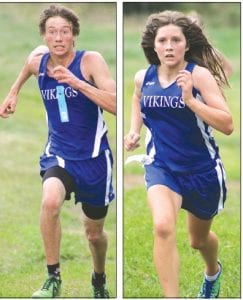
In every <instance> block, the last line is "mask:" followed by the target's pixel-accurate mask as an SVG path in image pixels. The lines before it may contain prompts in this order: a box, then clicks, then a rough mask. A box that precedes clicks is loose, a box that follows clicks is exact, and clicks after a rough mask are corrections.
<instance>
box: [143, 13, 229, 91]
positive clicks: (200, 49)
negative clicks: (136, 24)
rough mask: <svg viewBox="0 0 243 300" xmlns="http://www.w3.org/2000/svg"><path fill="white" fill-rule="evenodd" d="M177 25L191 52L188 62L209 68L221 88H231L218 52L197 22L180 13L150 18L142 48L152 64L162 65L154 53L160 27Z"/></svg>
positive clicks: (186, 56) (186, 58) (156, 15)
mask: <svg viewBox="0 0 243 300" xmlns="http://www.w3.org/2000/svg"><path fill="white" fill-rule="evenodd" d="M170 24H173V25H176V26H178V27H180V28H181V30H182V32H183V34H184V36H185V38H186V42H187V46H188V47H189V50H188V51H187V52H186V53H185V60H186V61H193V62H195V63H196V64H198V65H199V66H201V67H205V68H207V69H208V70H209V71H210V72H211V73H212V75H213V76H214V78H215V80H216V82H217V83H218V85H219V87H223V86H224V85H227V86H229V83H228V80H227V78H226V75H225V73H224V70H223V67H222V66H223V64H222V60H221V58H220V56H219V55H218V54H217V52H216V50H215V49H214V48H213V46H212V45H211V44H210V43H209V41H208V40H207V38H206V36H205V35H204V34H203V32H202V29H201V28H200V27H199V26H198V24H197V22H196V21H195V20H193V19H191V18H190V17H187V16H185V15H184V14H183V13H181V12H178V11H169V10H166V11H163V12H160V13H157V14H152V15H150V16H149V18H148V20H147V23H146V27H145V30H144V32H143V35H142V42H141V46H142V48H143V51H144V54H145V56H146V58H147V60H148V62H149V63H150V64H153V65H160V60H159V58H158V56H157V53H156V52H155V51H154V40H155V37H156V34H157V31H158V29H159V28H160V27H163V26H166V25H170Z"/></svg>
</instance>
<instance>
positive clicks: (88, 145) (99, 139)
mask: <svg viewBox="0 0 243 300" xmlns="http://www.w3.org/2000/svg"><path fill="white" fill-rule="evenodd" d="M84 53H85V51H76V55H75V58H74V59H73V61H72V63H71V64H70V65H69V67H68V69H69V70H70V71H71V72H72V73H73V74H74V75H75V76H77V77H78V78H79V79H81V80H84V81H86V82H88V81H87V80H85V78H84V77H83V75H82V73H81V71H80V62H81V59H82V57H83V54H84ZM49 58H50V54H49V53H46V54H44V55H43V57H42V59H41V63H40V68H39V78H38V84H39V88H40V92H41V95H42V99H43V102H44V105H45V108H46V114H47V121H48V127H49V133H48V141H47V144H46V148H45V154H46V155H47V156H49V155H50V156H51V155H56V156H59V157H61V158H63V159H68V160H84V159H89V158H93V157H97V156H98V155H99V154H100V153H101V152H103V151H104V150H106V149H108V148H109V145H108V140H107V135H106V133H107V127H106V124H105V122H104V119H103V115H102V109H101V108H100V107H99V106H97V105H96V104H95V103H94V102H93V101H91V100H90V99H89V98H88V97H86V96H85V95H84V94H82V93H81V92H79V91H77V90H74V89H73V88H72V87H71V86H69V85H67V84H65V83H64V84H63V83H62V84H59V83H58V82H57V81H56V80H55V79H54V78H52V77H49V76H48V74H47V62H48V60H49ZM88 83H89V84H91V83H90V82H88ZM60 85H61V86H63V87H64V98H63V99H62V100H61V101H62V102H61V103H62V104H60V102H59V100H60V99H59V100H58V94H57V89H59V87H58V86H60ZM61 88H62V87H61ZM61 110H64V113H65V114H66V116H67V118H66V119H64V120H63V118H62V113H63V112H61Z"/></svg>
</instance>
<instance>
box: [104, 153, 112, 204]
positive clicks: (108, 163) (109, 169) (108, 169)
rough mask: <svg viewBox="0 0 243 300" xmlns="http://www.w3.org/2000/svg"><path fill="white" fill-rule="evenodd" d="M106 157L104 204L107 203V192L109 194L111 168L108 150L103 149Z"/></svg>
mask: <svg viewBox="0 0 243 300" xmlns="http://www.w3.org/2000/svg"><path fill="white" fill-rule="evenodd" d="M105 157H106V165H107V177H106V191H105V205H108V204H109V202H110V201H109V194H110V185H111V178H112V168H111V160H110V150H109V149H106V150H105Z"/></svg>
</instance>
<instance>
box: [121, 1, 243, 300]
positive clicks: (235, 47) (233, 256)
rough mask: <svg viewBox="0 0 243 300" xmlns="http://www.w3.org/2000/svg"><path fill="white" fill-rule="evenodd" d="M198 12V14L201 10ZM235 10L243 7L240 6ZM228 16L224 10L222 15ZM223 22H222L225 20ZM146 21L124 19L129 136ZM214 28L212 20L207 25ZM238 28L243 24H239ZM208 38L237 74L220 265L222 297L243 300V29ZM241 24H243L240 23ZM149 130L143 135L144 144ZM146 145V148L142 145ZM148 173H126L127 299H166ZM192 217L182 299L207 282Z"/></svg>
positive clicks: (218, 228)
mask: <svg viewBox="0 0 243 300" xmlns="http://www.w3.org/2000/svg"><path fill="white" fill-rule="evenodd" d="M195 9H196V8H195ZM235 9H239V5H238V6H237V4H235ZM221 12H222V10H221ZM221 17H222V16H221ZM145 20H146V16H143V15H134V16H127V17H125V18H124V50H125V52H124V134H126V133H127V132H128V130H129V126H130V112H131V97H132V92H133V88H134V83H133V78H134V75H135V73H136V72H137V71H138V70H139V69H143V68H146V67H147V62H146V60H145V58H144V55H143V52H142V49H140V46H139V45H140V37H141V33H142V30H143V26H144V24H145ZM207 21H209V22H210V19H209V20H207ZM236 23H237V22H236ZM206 24H207V25H208V26H207V28H206V30H207V33H208V35H209V37H210V39H211V41H212V42H213V43H214V45H215V46H216V47H217V48H218V49H220V50H221V51H222V52H223V53H224V54H225V55H226V56H227V57H228V59H229V60H230V61H231V63H232V65H233V69H234V73H233V75H232V77H231V78H230V84H231V88H230V89H227V90H226V91H225V93H226V96H227V102H228V104H229V106H230V109H231V111H232V114H233V118H234V125H235V130H234V132H233V134H232V135H230V136H225V135H223V134H221V133H218V132H215V137H216V140H217V143H218V145H219V147H220V153H221V157H222V160H223V162H224V165H225V168H226V172H227V178H228V199H227V202H226V205H225V210H224V211H223V213H221V214H220V215H219V216H218V217H217V218H215V221H214V224H213V230H214V231H215V232H217V234H218V236H219V239H220V253H219V256H220V259H221V261H222V263H223V277H222V287H221V293H220V297H224V298H239V297H240V296H241V279H240V278H241V273H240V270H241V269H240V253H241V250H240V249H241V243H240V26H239V25H238V26H237V27H231V26H223V24H222V26H215V25H214V26H211V27H210V23H206ZM238 24H240V23H239V20H238ZM143 138H144V130H143V131H142V141H143ZM141 143H142V144H143V142H141ZM140 153H145V149H144V147H143V146H141V148H139V149H137V150H136V151H134V152H133V153H127V152H124V160H125V159H126V158H127V157H128V156H129V155H133V154H140ZM143 174H144V172H143V168H142V167H141V166H140V165H138V164H136V163H133V164H129V165H126V166H125V167H124V185H125V187H124V188H125V189H124V296H125V297H126V298H146V297H148V298H154V297H161V296H162V292H161V288H160V285H159V281H158V278H157V274H156V272H155V268H154V265H153V257H152V248H153V229H152V221H151V215H150V212H149V209H148V206H147V201H146V191H145V188H144V183H143ZM185 224H186V212H185V211H181V213H180V215H179V220H178V225H177V244H178V249H179V253H180V260H181V273H180V295H181V296H182V297H190V298H193V297H195V296H196V295H197V293H198V289H199V287H200V285H201V281H202V276H203V263H202V260H201V259H200V257H199V254H198V253H197V252H196V251H194V250H192V249H191V248H190V247H189V243H188V237H187V231H186V226H185Z"/></svg>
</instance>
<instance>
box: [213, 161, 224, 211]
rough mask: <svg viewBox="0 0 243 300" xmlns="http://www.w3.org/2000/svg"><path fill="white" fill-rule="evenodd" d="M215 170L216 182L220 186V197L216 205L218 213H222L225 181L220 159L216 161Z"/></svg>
mask: <svg viewBox="0 0 243 300" xmlns="http://www.w3.org/2000/svg"><path fill="white" fill-rule="evenodd" d="M216 164H217V165H216V167H215V170H216V172H217V174H218V181H219V186H220V195H219V203H218V212H220V211H222V210H223V208H224V202H223V201H224V191H223V182H224V180H225V179H226V175H225V171H224V167H223V165H222V162H221V160H220V159H217V160H216Z"/></svg>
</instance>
